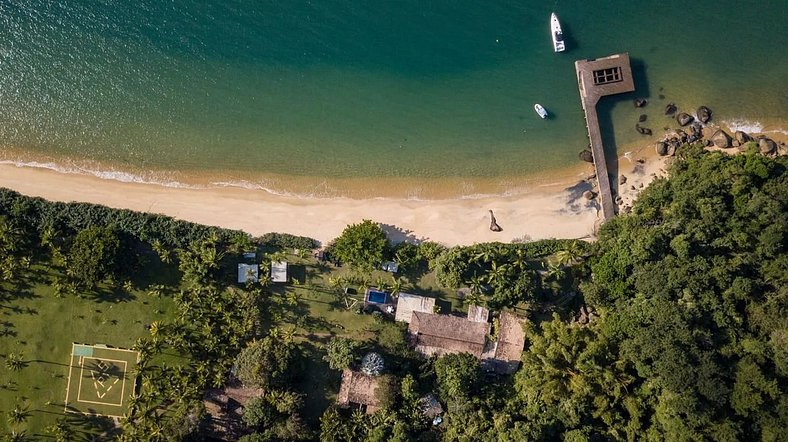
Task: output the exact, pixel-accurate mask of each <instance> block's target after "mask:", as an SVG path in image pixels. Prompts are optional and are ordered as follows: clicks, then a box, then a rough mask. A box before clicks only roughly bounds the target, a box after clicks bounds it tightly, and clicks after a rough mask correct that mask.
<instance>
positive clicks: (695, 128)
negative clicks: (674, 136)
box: [690, 121, 703, 141]
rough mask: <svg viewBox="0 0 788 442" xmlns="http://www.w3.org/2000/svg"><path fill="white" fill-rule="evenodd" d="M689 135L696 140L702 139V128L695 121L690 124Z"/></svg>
mask: <svg viewBox="0 0 788 442" xmlns="http://www.w3.org/2000/svg"><path fill="white" fill-rule="evenodd" d="M690 133H691V134H692V135H693V136H694V137H695V139H696V140H697V139H700V138H703V126H701V125H700V123H698V122H697V121H696V122H694V123H692V126H690ZM693 141H694V140H693Z"/></svg>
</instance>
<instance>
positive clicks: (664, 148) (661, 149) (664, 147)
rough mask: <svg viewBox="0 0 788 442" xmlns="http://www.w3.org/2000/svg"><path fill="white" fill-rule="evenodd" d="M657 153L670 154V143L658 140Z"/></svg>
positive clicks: (660, 154)
mask: <svg viewBox="0 0 788 442" xmlns="http://www.w3.org/2000/svg"><path fill="white" fill-rule="evenodd" d="M656 147H657V155H659V156H663V157H664V156H666V155H667V154H668V148H669V146H668V143H666V142H664V141H657V146H656Z"/></svg>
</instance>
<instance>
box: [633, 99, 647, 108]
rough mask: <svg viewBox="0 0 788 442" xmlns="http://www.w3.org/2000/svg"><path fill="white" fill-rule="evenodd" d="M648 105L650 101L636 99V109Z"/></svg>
mask: <svg viewBox="0 0 788 442" xmlns="http://www.w3.org/2000/svg"><path fill="white" fill-rule="evenodd" d="M647 104H648V100H646V99H645V98H636V99H635V107H643V106H645V105H647Z"/></svg>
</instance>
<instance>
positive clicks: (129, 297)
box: [87, 287, 137, 303]
mask: <svg viewBox="0 0 788 442" xmlns="http://www.w3.org/2000/svg"><path fill="white" fill-rule="evenodd" d="M87 296H88V297H89V298H90V299H93V300H94V301H95V302H112V303H115V302H131V301H134V300H135V299H137V297H136V296H135V295H134V294H132V293H129V292H127V291H126V290H124V289H123V288H120V287H113V288H109V287H108V288H96V289H93V290H92V291H91V292H88V293H87Z"/></svg>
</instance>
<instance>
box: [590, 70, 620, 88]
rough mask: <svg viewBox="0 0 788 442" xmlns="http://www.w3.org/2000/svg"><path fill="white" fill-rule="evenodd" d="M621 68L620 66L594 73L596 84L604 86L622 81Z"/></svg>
mask: <svg viewBox="0 0 788 442" xmlns="http://www.w3.org/2000/svg"><path fill="white" fill-rule="evenodd" d="M621 80H622V78H621V68H620V67H618V66H615V67H612V68H606V69H600V70H598V71H594V84H595V85H602V84H608V83H616V82H619V81H621Z"/></svg>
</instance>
